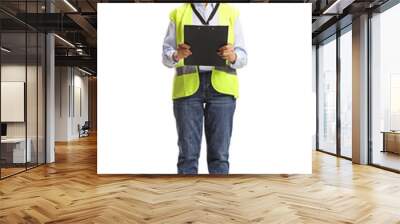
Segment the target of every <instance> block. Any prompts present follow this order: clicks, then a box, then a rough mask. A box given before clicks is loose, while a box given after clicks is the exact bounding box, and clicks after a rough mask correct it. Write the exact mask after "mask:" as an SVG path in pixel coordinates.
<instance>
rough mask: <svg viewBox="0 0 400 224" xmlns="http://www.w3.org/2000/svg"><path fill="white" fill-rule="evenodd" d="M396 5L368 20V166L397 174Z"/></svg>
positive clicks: (399, 78) (399, 71)
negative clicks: (375, 166)
mask: <svg viewBox="0 0 400 224" xmlns="http://www.w3.org/2000/svg"><path fill="white" fill-rule="evenodd" d="M399 21H400V5H396V6H394V7H393V8H390V9H388V10H387V11H384V12H383V13H380V14H376V15H374V16H373V17H372V19H371V34H372V37H371V39H372V49H371V52H372V55H371V57H372V63H371V64H372V72H371V102H370V103H371V108H372V111H371V113H370V114H371V121H372V123H371V130H370V132H371V140H372V150H371V151H372V152H371V155H370V157H371V158H370V159H371V162H372V163H373V164H375V165H378V166H382V167H386V168H389V169H394V170H398V171H399V170H400V63H399V58H400V42H399V40H400V33H399V32H398V25H399Z"/></svg>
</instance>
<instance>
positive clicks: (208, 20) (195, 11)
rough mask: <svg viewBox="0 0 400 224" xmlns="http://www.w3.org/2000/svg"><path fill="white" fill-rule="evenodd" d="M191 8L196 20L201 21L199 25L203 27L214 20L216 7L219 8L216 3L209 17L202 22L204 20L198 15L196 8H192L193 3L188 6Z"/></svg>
mask: <svg viewBox="0 0 400 224" xmlns="http://www.w3.org/2000/svg"><path fill="white" fill-rule="evenodd" d="M190 5H191V6H192V10H193V12H194V14H196V16H197V18H199V20H200V21H201V23H202V24H203V25H209V23H210V21H211V20H212V19H213V18H214V16H215V13H217V10H218V7H219V3H217V5H215V7H214V9H213V11H212V12H211V14H210V16H209V17H208V19H207V21H205V20H204V18H203V17H202V16H201V15H200V13H199V11H197V9H196V7H195V6H194V4H193V3H191V4H190Z"/></svg>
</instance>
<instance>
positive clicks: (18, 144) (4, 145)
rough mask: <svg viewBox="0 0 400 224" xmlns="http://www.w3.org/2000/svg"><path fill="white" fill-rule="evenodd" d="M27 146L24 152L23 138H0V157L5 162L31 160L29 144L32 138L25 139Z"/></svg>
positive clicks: (15, 162)
mask: <svg viewBox="0 0 400 224" xmlns="http://www.w3.org/2000/svg"><path fill="white" fill-rule="evenodd" d="M26 141H27V143H28V144H27V147H26V154H25V138H6V139H1V157H2V159H4V160H5V163H14V164H17V163H25V162H31V160H32V153H31V145H32V140H31V139H30V138H28V139H26Z"/></svg>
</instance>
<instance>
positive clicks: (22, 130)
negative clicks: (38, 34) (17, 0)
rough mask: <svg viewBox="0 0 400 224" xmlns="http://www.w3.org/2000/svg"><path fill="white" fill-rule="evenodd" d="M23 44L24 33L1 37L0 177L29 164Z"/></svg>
mask: <svg viewBox="0 0 400 224" xmlns="http://www.w3.org/2000/svg"><path fill="white" fill-rule="evenodd" d="M26 41H27V39H26V33H25V32H18V33H17V32H16V33H4V32H3V33H2V34H1V47H2V50H1V51H2V52H1V87H0V89H1V100H0V101H1V107H0V111H1V129H2V134H1V146H0V147H1V148H0V150H1V161H2V166H1V167H2V170H1V176H2V177H7V176H10V175H13V174H15V173H18V172H21V171H24V170H25V169H26V162H30V161H31V160H30V159H31V155H32V154H31V153H32V151H30V148H29V143H28V145H27V141H26V133H27V131H26V128H27V126H26V101H25V100H26V89H27V88H26V87H27V86H26V80H27V79H26V75H27V66H26V56H27V52H26V50H27V48H26ZM27 146H28V150H27Z"/></svg>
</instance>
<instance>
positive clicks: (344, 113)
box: [340, 26, 353, 158]
mask: <svg viewBox="0 0 400 224" xmlns="http://www.w3.org/2000/svg"><path fill="white" fill-rule="evenodd" d="M352 74H353V71H352V33H351V26H349V27H348V28H346V30H344V31H343V33H342V34H341V36H340V145H341V146H340V154H341V155H342V156H344V157H347V158H351V157H352V148H351V147H352V96H353V94H352Z"/></svg>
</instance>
